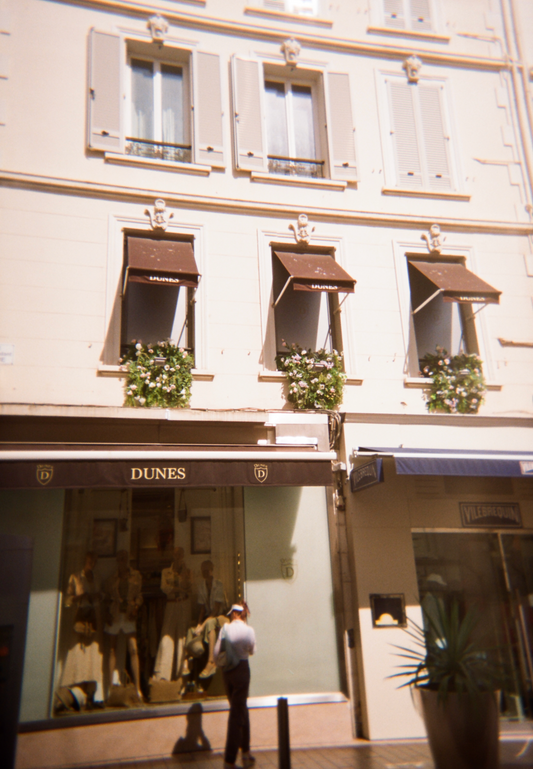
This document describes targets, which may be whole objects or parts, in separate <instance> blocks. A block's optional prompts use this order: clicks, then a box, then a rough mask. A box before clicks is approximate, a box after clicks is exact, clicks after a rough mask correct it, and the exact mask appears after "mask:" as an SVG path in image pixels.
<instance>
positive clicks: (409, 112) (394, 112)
mask: <svg viewBox="0 0 533 769" xmlns="http://www.w3.org/2000/svg"><path fill="white" fill-rule="evenodd" d="M414 88H416V86H415V85H408V84H407V83H405V82H399V81H394V80H389V81H387V91H388V95H389V109H390V115H391V134H392V144H393V150H394V163H395V167H396V186H398V187H405V188H414V189H422V188H423V186H424V184H423V177H422V163H421V160H420V145H419V139H418V133H417V130H416V112H415V104H414V99H413V95H414V94H413V89H414Z"/></svg>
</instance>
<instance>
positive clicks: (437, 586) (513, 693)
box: [413, 532, 533, 719]
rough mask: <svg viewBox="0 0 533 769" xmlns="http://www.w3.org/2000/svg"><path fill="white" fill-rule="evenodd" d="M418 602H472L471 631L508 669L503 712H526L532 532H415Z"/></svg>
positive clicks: (531, 670)
mask: <svg viewBox="0 0 533 769" xmlns="http://www.w3.org/2000/svg"><path fill="white" fill-rule="evenodd" d="M413 545H414V551H415V558H416V570H417V578H418V589H419V595H420V602H421V605H422V607H423V609H425V610H426V611H427V612H428V613H429V614H430V615H431V611H432V606H433V607H434V606H435V603H436V602H437V601H438V602H441V603H442V604H443V605H444V606H450V605H451V603H452V601H454V600H455V601H457V602H458V603H459V607H460V611H461V613H462V614H463V615H464V613H465V612H466V611H468V610H469V609H471V608H473V607H475V609H476V611H477V614H478V617H479V622H478V625H477V627H476V633H477V634H478V637H479V640H480V641H481V642H482V644H483V646H484V648H485V649H487V653H489V654H491V655H493V656H495V657H496V659H497V660H498V661H499V662H500V663H502V664H503V665H504V666H505V668H506V670H507V671H508V677H507V680H506V683H505V685H504V687H503V689H502V692H501V694H500V697H499V707H500V714H501V716H502V717H503V718H507V719H516V718H522V717H523V716H524V715H529V716H531V715H532V713H531V681H532V680H533V659H532V653H531V649H532V648H533V536H532V535H531V534H516V533H514V532H513V533H509V534H505V533H500V534H498V533H481V532H479V533H478V532H468V533H464V534H459V533H457V534H452V533H415V534H413Z"/></svg>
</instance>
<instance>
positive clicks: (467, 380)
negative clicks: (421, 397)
mask: <svg viewBox="0 0 533 769" xmlns="http://www.w3.org/2000/svg"><path fill="white" fill-rule="evenodd" d="M421 363H422V373H423V374H424V375H425V376H427V377H431V379H432V380H433V381H432V384H431V387H430V388H429V390H428V391H427V392H426V395H425V397H426V401H427V403H426V405H427V409H428V411H443V412H445V413H446V414H477V412H478V410H479V407H480V406H481V404H482V403H483V396H484V395H485V392H486V389H487V388H486V385H485V378H484V376H483V370H482V368H481V367H482V361H481V360H480V359H479V358H478V356H477V355H467V354H466V353H461V354H460V355H448V352H447V351H446V350H445V349H444V348H443V347H438V346H437V347H436V353H435V354H430V353H427V354H426V355H424V357H423V358H422V361H421Z"/></svg>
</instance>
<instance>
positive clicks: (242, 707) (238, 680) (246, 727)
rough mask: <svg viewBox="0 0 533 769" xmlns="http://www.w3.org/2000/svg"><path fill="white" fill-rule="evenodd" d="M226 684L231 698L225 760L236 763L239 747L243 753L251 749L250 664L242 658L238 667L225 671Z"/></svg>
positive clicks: (229, 698)
mask: <svg viewBox="0 0 533 769" xmlns="http://www.w3.org/2000/svg"><path fill="white" fill-rule="evenodd" d="M224 686H225V687H226V694H227V697H228V700H229V718H228V733H227V736H226V750H225V752H224V761H226V762H227V763H228V764H234V763H235V759H236V758H237V753H238V751H239V748H242V751H243V753H246V752H247V751H249V750H250V719H249V718H248V707H247V705H246V700H247V698H248V689H249V688H250V666H249V665H248V660H241V661H240V662H239V664H238V665H237V667H235V668H233V670H228V671H227V672H226V673H224Z"/></svg>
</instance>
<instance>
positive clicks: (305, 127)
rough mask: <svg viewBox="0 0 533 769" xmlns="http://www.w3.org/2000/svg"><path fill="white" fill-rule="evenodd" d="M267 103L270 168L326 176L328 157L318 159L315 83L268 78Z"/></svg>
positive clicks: (297, 173)
mask: <svg viewBox="0 0 533 769" xmlns="http://www.w3.org/2000/svg"><path fill="white" fill-rule="evenodd" d="M265 106H266V118H267V121H266V122H267V127H266V134H267V152H268V170H269V171H270V172H271V173H276V174H287V175H290V174H296V175H297V176H312V177H322V176H323V165H324V161H323V160H319V159H317V151H316V140H315V122H316V121H315V112H314V109H313V93H312V89H311V87H310V86H307V85H298V84H296V83H291V82H290V81H282V82H276V81H271V80H267V81H265Z"/></svg>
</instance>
